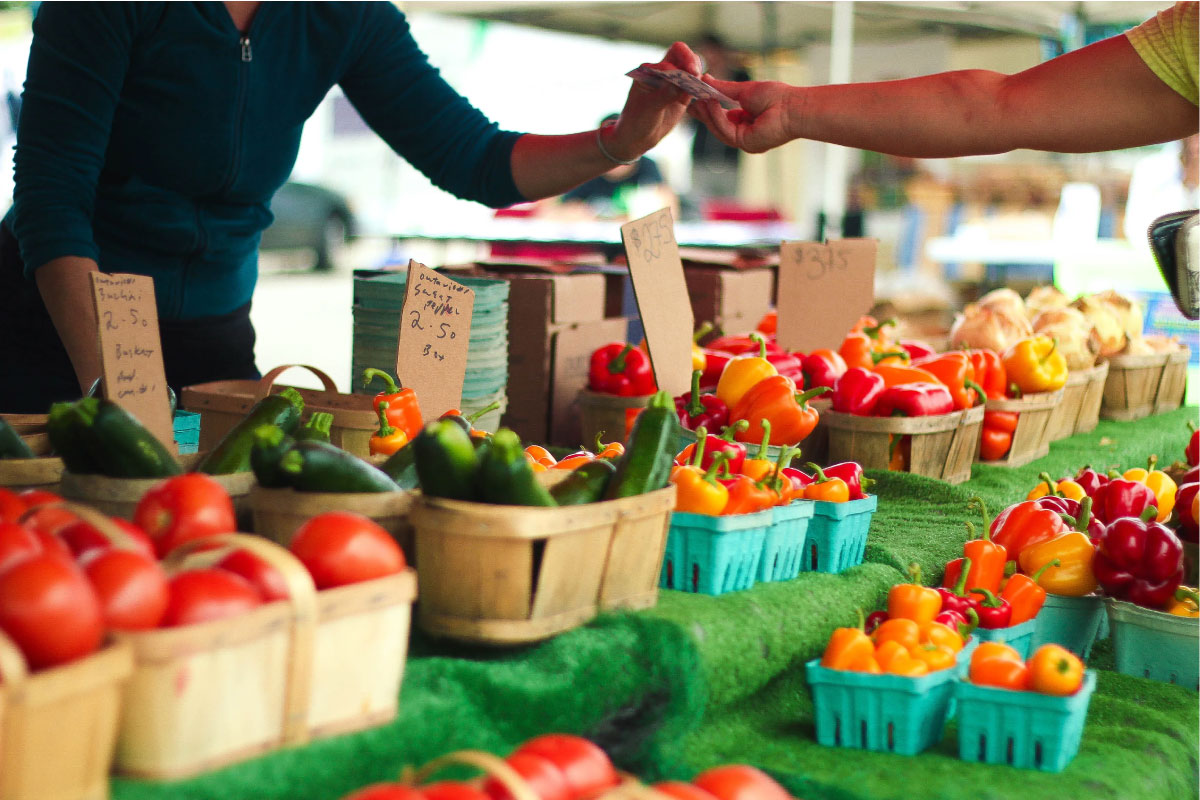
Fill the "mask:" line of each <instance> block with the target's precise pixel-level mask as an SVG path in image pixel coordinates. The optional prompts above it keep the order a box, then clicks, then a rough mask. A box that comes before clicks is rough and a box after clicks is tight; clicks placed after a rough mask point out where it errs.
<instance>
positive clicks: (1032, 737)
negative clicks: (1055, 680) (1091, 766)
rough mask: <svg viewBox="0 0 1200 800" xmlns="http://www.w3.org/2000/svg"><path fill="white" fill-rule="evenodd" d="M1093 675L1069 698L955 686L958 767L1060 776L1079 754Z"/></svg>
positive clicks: (963, 684)
mask: <svg viewBox="0 0 1200 800" xmlns="http://www.w3.org/2000/svg"><path fill="white" fill-rule="evenodd" d="M1095 689H1096V671H1095V670H1091V669H1089V670H1087V671H1086V672H1085V673H1084V676H1083V686H1081V687H1080V688H1079V691H1078V692H1076V693H1075V694H1073V695H1071V696H1069V697H1056V696H1054V695H1049V694H1040V693H1038V692H1018V691H1013V690H1012V689H999V688H996V687H994V686H976V685H975V684H973V683H969V682H967V681H959V682H958V683H956V684H955V686H954V699H955V702H956V704H957V706H958V755H959V758H961V759H962V760H963V761H979V762H982V763H985V764H1008V765H1009V766H1012V767H1020V768H1021V769H1038V770H1042V771H1044V772H1062V771H1063V769H1065V768H1066V766H1067V764H1070V763H1071V759H1073V758H1074V757H1075V754H1076V753H1077V752H1079V740H1080V739H1081V738H1083V724H1084V722H1085V721H1086V720H1087V709H1088V703H1089V702H1090V701H1091V699H1092V692H1094V691H1095Z"/></svg>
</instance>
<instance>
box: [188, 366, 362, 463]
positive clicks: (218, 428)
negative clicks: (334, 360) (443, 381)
mask: <svg viewBox="0 0 1200 800" xmlns="http://www.w3.org/2000/svg"><path fill="white" fill-rule="evenodd" d="M293 368H300V369H306V370H308V371H309V372H311V373H312V374H314V375H316V376H317V378H319V379H320V381H321V384H322V385H323V386H324V387H325V388H324V389H322V390H317V389H301V388H299V387H293V388H295V389H296V391H297V392H299V393H300V396H301V397H303V398H304V414H303V419H305V420H307V419H308V418H309V417H310V416H311V415H312V414H313V412H316V411H327V412H329V413H330V414H333V424H332V426H331V427H330V429H329V441H330V442H332V443H333V444H335V445H337V446H338V447H340V448H342V449H343V450H345V451H347V452H349V453H353V454H354V455H356V456H366V455H368V452H369V445H368V442H369V441H370V439H371V435H372V434H373V433H374V432H375V431H376V430H377V429H378V428H379V417H378V415H377V414H376V413H375V406H374V405H373V403H374V396H373V395H369V394H341V393H340V392H338V390H337V385H336V384H335V383H334V382H333V378H330V377H329V376H328V375H327V374H325V373H324V372H322V371H321V370H319V369H317V368H316V367H310V366H307V365H305V364H282V365H280V366H278V367H275V369H273V370H271V371H270V372H268V373H267V374H266V375H263V376H262V378H261V379H259V380H257V381H252V380H235V381H213V382H212V383H198V384H196V385H195V386H185V387H184V388H183V391H182V393H181V396H180V407H181V408H184V409H187V410H188V411H199V412H200V414H201V422H200V450H201V451H205V450H211V449H212V448H213V447H214V446H215V445H216V443H217V442H219V441H220V440H221V437H223V436H224V435H225V434H226V433H228V432H229V430H230V428H232V427H233V426H234V425H236V424H237V423H238V422H240V421H241V420H242V418H243V417H245V416H246V414H247V413H249V411H250V409H251V408H253V407H254V404H255V403H257V402H258V401H259V400H261V399H262V398H264V397H266V396H267V395H268V394H273V393H278V392H280V391H282V390H283V389H284V388H286V387H285V386H284V385H282V384H280V385H276V384H275V381H276V380H277V379H278V378H279V376H280V375H282V374H283V373H284V372H285V371H286V370H289V369H293Z"/></svg>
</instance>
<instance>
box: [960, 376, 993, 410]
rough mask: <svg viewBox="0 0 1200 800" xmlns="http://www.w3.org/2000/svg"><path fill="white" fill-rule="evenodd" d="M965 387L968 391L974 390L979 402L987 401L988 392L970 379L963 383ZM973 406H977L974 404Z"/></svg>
mask: <svg viewBox="0 0 1200 800" xmlns="http://www.w3.org/2000/svg"><path fill="white" fill-rule="evenodd" d="M963 387H964V388H967V389H974V390H975V395H976V397H977V399H978V400H979V402H983V401H985V400H987V392H986V391H984V388H983V387H982V386H980V385H979V384H978V383H976V382H975V381H973V380H971V379H970V378H967V379H966V380H965V381H963ZM971 405H975V404H974V403H972V404H971Z"/></svg>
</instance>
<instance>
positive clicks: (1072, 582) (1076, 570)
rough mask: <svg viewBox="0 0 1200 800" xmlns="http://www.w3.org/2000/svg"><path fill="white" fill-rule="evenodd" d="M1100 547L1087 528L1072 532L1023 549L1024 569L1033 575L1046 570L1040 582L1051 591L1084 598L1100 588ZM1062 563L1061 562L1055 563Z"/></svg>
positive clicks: (1020, 560) (1022, 560)
mask: <svg viewBox="0 0 1200 800" xmlns="http://www.w3.org/2000/svg"><path fill="white" fill-rule="evenodd" d="M1095 555H1096V546H1095V545H1093V544H1092V540H1091V539H1089V538H1088V535H1087V534H1086V533H1084V532H1083V531H1068V532H1067V533H1064V534H1062V535H1061V536H1056V537H1054V538H1053V539H1049V540H1047V541H1042V542H1037V543H1035V544H1032V545H1029V546H1027V547H1025V548H1023V549H1022V550H1021V554H1020V556H1018V558H1017V563H1019V564H1020V565H1021V571H1022V572H1025V573H1026V574H1033V573H1036V572H1039V571H1041V570H1042V569H1043V568H1047V567H1048V568H1047V569H1045V572H1044V574H1043V575H1042V577H1041V578H1040V579H1039V580H1038V584H1039V585H1040V586H1041V587H1042V588H1043V589H1045V590H1046V591H1047V592H1049V593H1050V594H1057V595H1064V596H1066V597H1083V596H1084V595H1085V594H1091V593H1092V592H1094V591H1096V587H1097V586H1099V583H1098V582H1097V581H1096V574H1095V572H1093V571H1092V559H1093V558H1094V557H1095ZM1056 561H1057V562H1058V564H1057V565H1055V564H1054V562H1056Z"/></svg>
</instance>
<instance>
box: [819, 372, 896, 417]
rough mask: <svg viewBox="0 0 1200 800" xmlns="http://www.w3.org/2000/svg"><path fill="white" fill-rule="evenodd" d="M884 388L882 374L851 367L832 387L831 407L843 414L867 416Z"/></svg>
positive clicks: (885, 386) (873, 408)
mask: <svg viewBox="0 0 1200 800" xmlns="http://www.w3.org/2000/svg"><path fill="white" fill-rule="evenodd" d="M886 388H887V385H886V384H885V383H884V381H883V376H881V375H876V374H875V373H874V372H871V371H870V370H867V369H863V368H862V367H851V368H850V369H848V370H846V372H845V373H844V374H843V375H842V377H840V378H838V380H837V384H836V385H835V386H834V388H833V403H832V408H833V410H834V411H840V412H842V413H843V414H854V415H856V416H860V417H869V416H871V412H873V411H874V410H875V403H877V402H878V401H879V396H880V395H881V394H883V392H884V390H885V389H886Z"/></svg>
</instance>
